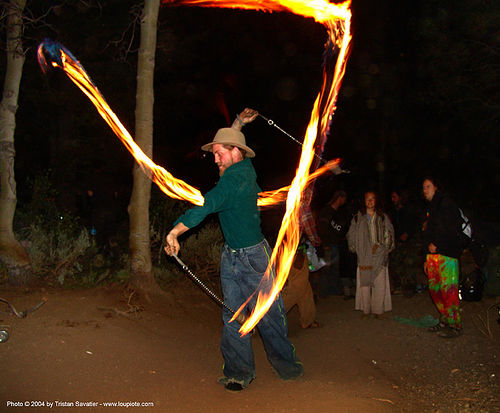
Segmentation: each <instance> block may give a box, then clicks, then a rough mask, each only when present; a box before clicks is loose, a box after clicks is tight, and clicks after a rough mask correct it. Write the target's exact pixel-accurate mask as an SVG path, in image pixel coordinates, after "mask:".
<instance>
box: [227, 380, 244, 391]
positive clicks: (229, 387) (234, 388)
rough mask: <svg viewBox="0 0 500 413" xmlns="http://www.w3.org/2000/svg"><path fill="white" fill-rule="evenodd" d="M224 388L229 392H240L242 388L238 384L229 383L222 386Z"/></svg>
mask: <svg viewBox="0 0 500 413" xmlns="http://www.w3.org/2000/svg"><path fill="white" fill-rule="evenodd" d="M224 388H225V389H226V390H229V391H242V390H243V389H244V387H243V386H242V385H241V384H240V383H236V382H234V381H230V382H228V383H226V384H225V385H224Z"/></svg>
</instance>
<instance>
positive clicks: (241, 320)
mask: <svg viewBox="0 0 500 413" xmlns="http://www.w3.org/2000/svg"><path fill="white" fill-rule="evenodd" d="M172 256H173V257H174V258H175V259H176V260H177V262H178V263H179V265H180V266H181V267H182V269H183V270H184V271H186V272H187V273H188V275H189V277H190V278H191V279H192V280H193V281H194V282H195V283H196V284H197V285H198V286H199V287H201V289H202V290H203V291H204V292H205V293H206V294H207V295H208V296H209V297H210V298H212V299H213V300H214V301H215V302H216V303H217V304H219V305H221V306H222V307H224V308H225V309H226V310H228V311H229V312H231V314H234V313H235V311H234V310H233V309H232V308H231V307H229V306H228V305H227V304H226V303H225V302H224V301H222V300H221V299H220V298H219V297H218V296H217V295H216V294H215V293H214V292H213V291H212V290H211V289H210V288H208V287H207V286H206V285H205V284H204V283H203V281H201V280H200V279H199V278H198V277H197V276H196V275H195V274H194V273H193V272H192V271H191V270H190V269H189V267H188V266H187V265H186V264H184V262H182V260H181V259H180V258H179V257H178V256H177V254H173V255H172ZM236 321H238V323H240V324H243V323H244V322H245V321H246V317H245V315H244V314H243V313H240V314H238V316H237V317H236Z"/></svg>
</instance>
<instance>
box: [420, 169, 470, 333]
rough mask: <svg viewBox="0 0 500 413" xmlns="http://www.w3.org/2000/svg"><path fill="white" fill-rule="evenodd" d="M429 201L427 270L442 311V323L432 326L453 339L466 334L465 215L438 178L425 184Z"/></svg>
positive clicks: (437, 305)
mask: <svg viewBox="0 0 500 413" xmlns="http://www.w3.org/2000/svg"><path fill="white" fill-rule="evenodd" d="M422 190H423V194H424V198H425V199H426V201H427V202H428V209H427V219H426V221H425V223H424V226H423V228H422V230H423V233H422V235H423V241H424V246H425V249H426V253H427V256H426V261H425V264H424V271H425V273H426V274H427V277H428V279H429V292H430V294H431V297H432V300H433V301H434V304H435V305H436V308H437V310H438V311H439V313H440V318H439V323H438V324H436V325H435V326H433V327H431V328H429V331H432V332H437V334H438V335H439V336H440V337H443V338H452V337H457V336H459V335H460V334H461V333H462V318H461V315H460V311H459V307H460V298H459V295H458V293H459V291H458V290H459V278H458V275H459V267H458V259H459V257H460V255H461V253H462V244H461V237H460V233H461V217H460V212H459V209H458V206H457V205H456V204H455V202H453V200H452V199H451V198H450V197H449V196H447V195H446V194H444V193H442V192H441V191H440V190H439V187H438V184H437V182H436V180H435V179H434V178H426V179H424V181H423V184H422Z"/></svg>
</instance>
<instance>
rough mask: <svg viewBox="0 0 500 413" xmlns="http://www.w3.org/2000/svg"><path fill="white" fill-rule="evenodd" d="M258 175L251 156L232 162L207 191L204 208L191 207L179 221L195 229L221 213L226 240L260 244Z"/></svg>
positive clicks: (241, 244)
mask: <svg viewBox="0 0 500 413" xmlns="http://www.w3.org/2000/svg"><path fill="white" fill-rule="evenodd" d="M259 192H261V189H260V188H259V185H257V174H256V173H255V169H254V167H253V165H252V162H251V161H250V159H248V158H247V159H244V160H242V161H240V162H237V163H235V164H233V165H231V166H230V167H229V168H227V169H226V170H225V171H224V174H223V175H222V177H221V178H220V180H219V182H218V183H217V185H216V186H215V187H214V188H213V189H211V190H210V191H209V192H207V193H206V194H205V202H204V203H203V206H201V207H194V208H191V209H189V210H187V211H186V212H185V213H184V214H183V215H182V216H181V217H179V218H178V219H177V221H175V223H174V225H177V224H178V223H179V222H182V223H183V224H184V225H185V226H186V227H188V228H193V227H195V226H196V225H198V224H199V223H200V222H202V221H203V220H204V219H205V217H206V216H207V215H209V214H212V213H215V212H217V213H218V215H219V221H220V225H221V228H222V233H223V234H224V239H225V240H226V243H227V244H228V245H229V246H230V247H231V248H233V249H239V248H246V247H250V246H252V245H256V244H258V243H259V242H261V241H262V240H263V239H264V235H262V230H261V227H260V212H259V209H258V207H257V198H258V193H259Z"/></svg>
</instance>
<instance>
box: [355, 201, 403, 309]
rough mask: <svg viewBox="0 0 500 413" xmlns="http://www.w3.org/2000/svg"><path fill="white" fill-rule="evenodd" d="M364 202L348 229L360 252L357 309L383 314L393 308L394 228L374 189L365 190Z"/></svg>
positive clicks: (358, 253) (358, 257)
mask: <svg viewBox="0 0 500 413" xmlns="http://www.w3.org/2000/svg"><path fill="white" fill-rule="evenodd" d="M364 198H365V199H364V205H363V207H362V208H361V210H360V211H359V212H358V213H357V214H356V215H355V216H354V218H353V219H352V221H351V226H350V227H349V231H348V232H347V241H348V244H349V249H350V250H351V251H353V252H355V253H356V256H357V262H358V267H357V272H356V304H355V309H356V310H361V311H362V312H363V317H368V316H369V315H370V313H372V314H374V315H375V317H376V318H383V314H384V312H386V311H391V310H392V301H391V291H390V286H389V271H388V262H389V253H390V252H391V251H392V250H393V249H394V228H393V226H392V223H391V220H390V219H389V217H388V216H387V215H386V214H385V213H384V212H383V211H382V210H381V209H380V207H379V205H378V202H377V196H376V194H375V193H374V192H371V191H368V192H365V196H364Z"/></svg>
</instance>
